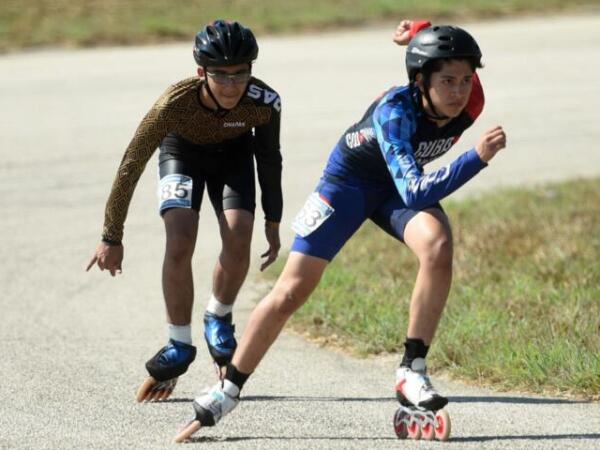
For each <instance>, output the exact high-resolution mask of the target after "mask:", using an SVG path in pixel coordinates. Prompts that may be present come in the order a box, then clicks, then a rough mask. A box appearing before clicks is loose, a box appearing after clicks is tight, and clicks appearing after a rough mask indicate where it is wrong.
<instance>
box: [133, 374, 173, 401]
mask: <svg viewBox="0 0 600 450" xmlns="http://www.w3.org/2000/svg"><path fill="white" fill-rule="evenodd" d="M176 384H177V378H173V379H171V380H167V381H157V380H156V379H155V378H154V377H148V378H146V379H145V380H144V382H143V383H142V385H141V386H140V388H139V389H138V391H137V394H136V396H135V398H136V400H137V401H138V402H144V401H145V402H151V401H160V400H165V399H166V398H168V397H169V396H170V395H171V394H172V393H173V389H175V385H176Z"/></svg>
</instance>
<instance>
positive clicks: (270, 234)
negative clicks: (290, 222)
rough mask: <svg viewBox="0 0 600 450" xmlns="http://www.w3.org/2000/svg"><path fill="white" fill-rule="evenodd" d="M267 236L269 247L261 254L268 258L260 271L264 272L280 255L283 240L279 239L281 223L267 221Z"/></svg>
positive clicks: (262, 256)
mask: <svg viewBox="0 0 600 450" xmlns="http://www.w3.org/2000/svg"><path fill="white" fill-rule="evenodd" d="M265 237H266V238H267V242H268V243H269V249H268V250H267V251H266V252H264V253H263V254H262V255H260V257H261V258H267V259H266V260H265V261H264V262H263V263H262V264H261V265H260V271H261V272H262V271H263V270H265V269H266V268H267V267H269V266H270V265H271V264H272V263H273V262H274V261H275V260H276V259H277V256H278V255H279V249H280V248H281V241H280V239H279V223H277V222H270V221H268V220H266V221H265Z"/></svg>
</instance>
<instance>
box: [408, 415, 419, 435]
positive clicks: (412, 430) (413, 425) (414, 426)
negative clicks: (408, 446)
mask: <svg viewBox="0 0 600 450" xmlns="http://www.w3.org/2000/svg"><path fill="white" fill-rule="evenodd" d="M408 437H409V438H411V439H415V440H418V439H421V426H420V425H419V422H417V421H416V420H414V419H412V420H411V421H410V422H409V423H408Z"/></svg>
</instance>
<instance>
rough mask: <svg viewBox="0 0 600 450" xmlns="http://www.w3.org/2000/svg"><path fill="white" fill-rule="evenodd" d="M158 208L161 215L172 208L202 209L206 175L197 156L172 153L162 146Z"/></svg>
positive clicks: (159, 166)
mask: <svg viewBox="0 0 600 450" xmlns="http://www.w3.org/2000/svg"><path fill="white" fill-rule="evenodd" d="M158 174H159V183H158V210H159V213H160V214H161V215H163V214H164V213H165V212H166V211H168V210H169V209H171V208H188V209H193V210H195V211H196V212H198V211H200V204H201V203H202V195H203V194H204V184H205V182H206V176H205V174H204V172H203V171H202V170H200V168H199V164H198V161H197V158H194V157H193V156H191V155H186V154H185V153H183V152H181V153H179V152H178V153H171V152H169V151H165V149H164V147H161V152H160V155H159V164H158Z"/></svg>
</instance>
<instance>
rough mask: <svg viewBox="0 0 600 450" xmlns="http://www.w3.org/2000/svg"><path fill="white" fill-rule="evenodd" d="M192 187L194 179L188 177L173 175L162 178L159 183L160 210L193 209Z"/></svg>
mask: <svg viewBox="0 0 600 450" xmlns="http://www.w3.org/2000/svg"><path fill="white" fill-rule="evenodd" d="M192 185H193V180H192V178H190V177H188V176H186V175H180V174H171V175H166V176H164V177H162V178H161V179H160V181H159V183H158V210H159V211H163V210H164V209H167V208H191V207H192Z"/></svg>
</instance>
